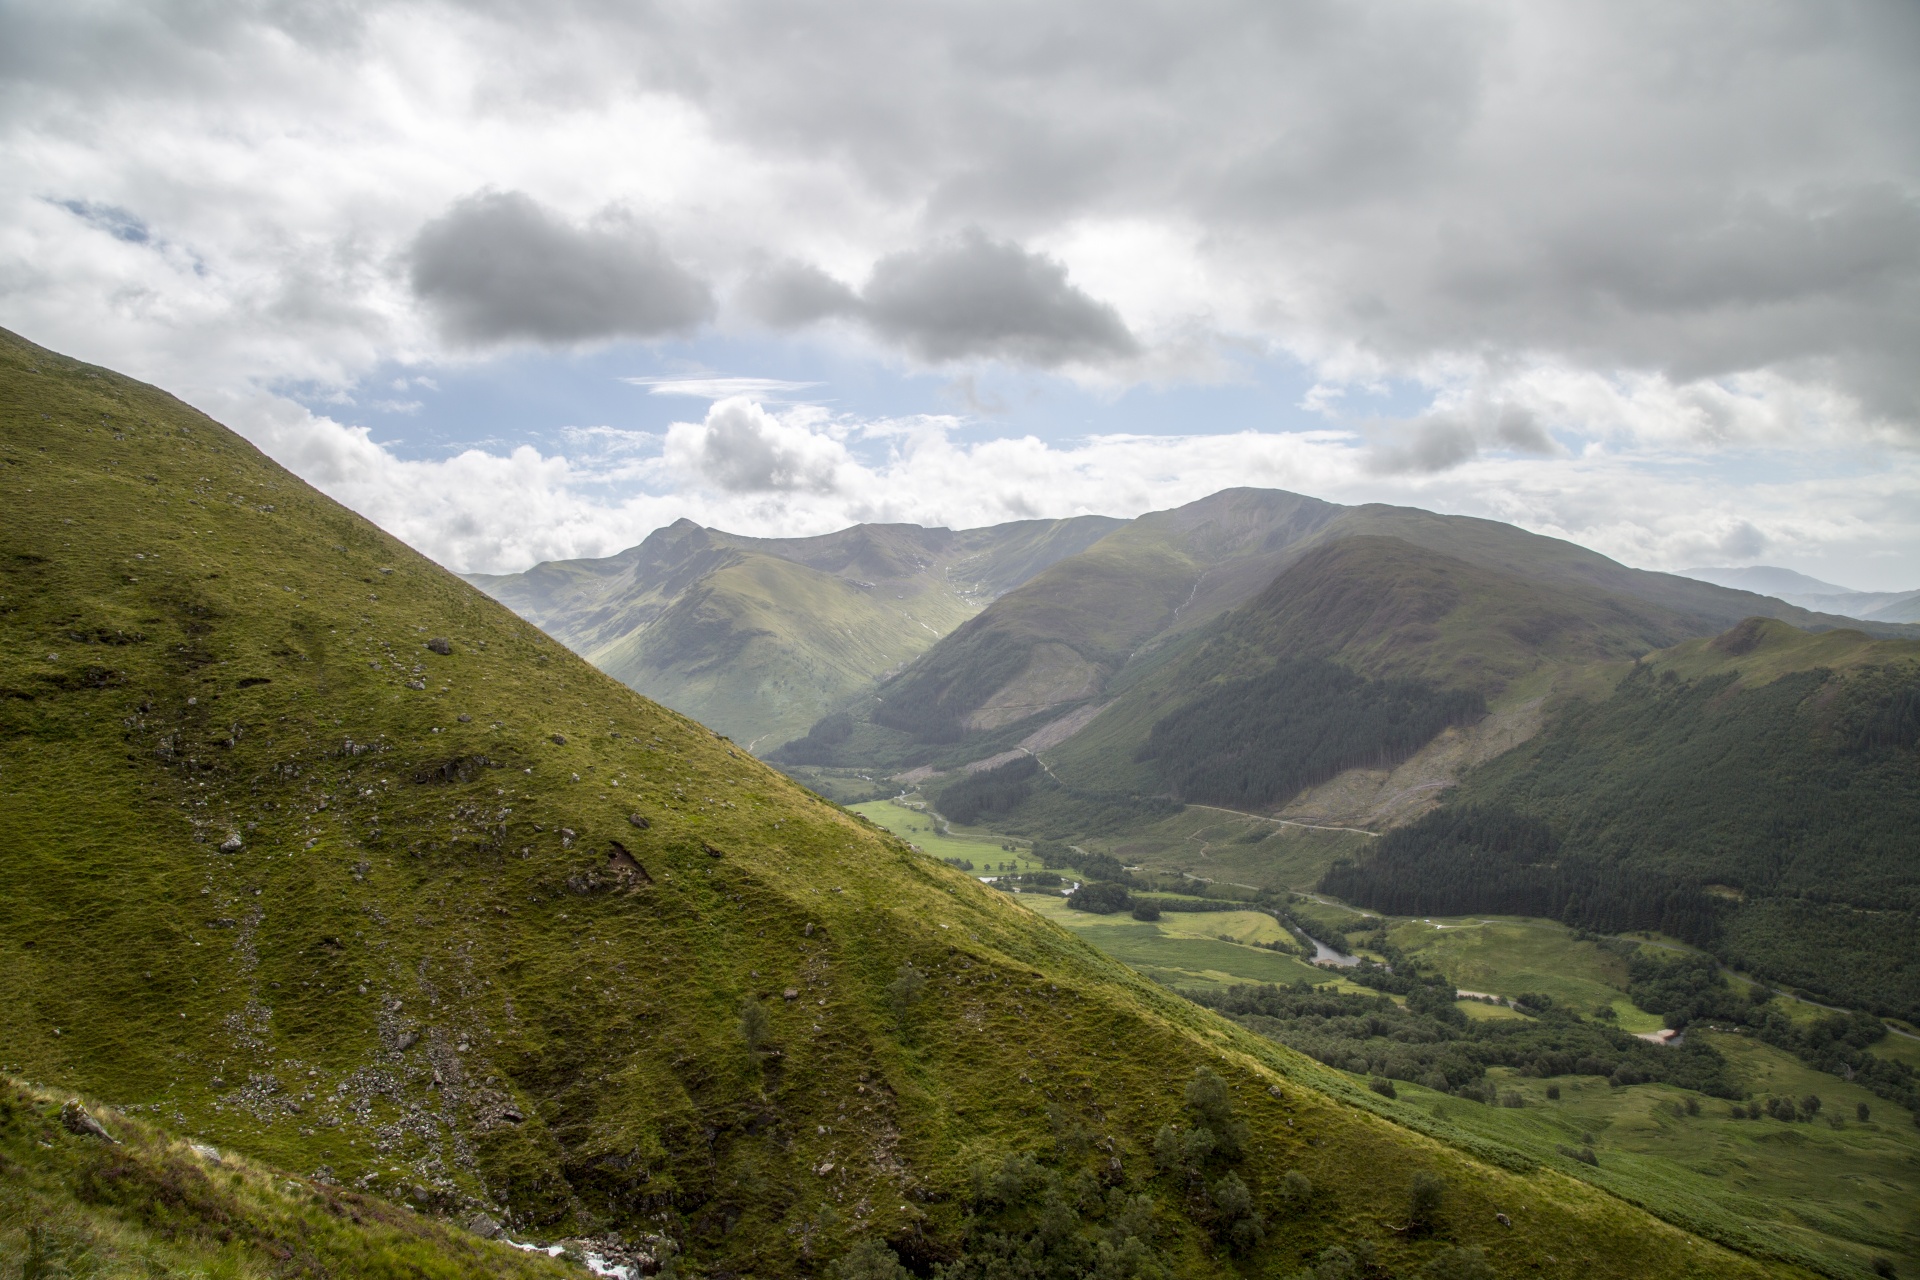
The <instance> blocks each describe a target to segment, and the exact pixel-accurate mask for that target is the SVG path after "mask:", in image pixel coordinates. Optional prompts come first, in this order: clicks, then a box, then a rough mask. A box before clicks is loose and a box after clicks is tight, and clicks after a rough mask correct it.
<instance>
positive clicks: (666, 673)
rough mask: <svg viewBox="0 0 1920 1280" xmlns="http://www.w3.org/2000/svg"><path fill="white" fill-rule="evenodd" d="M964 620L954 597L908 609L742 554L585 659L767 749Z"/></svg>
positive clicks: (935, 597)
mask: <svg viewBox="0 0 1920 1280" xmlns="http://www.w3.org/2000/svg"><path fill="white" fill-rule="evenodd" d="M970 612H971V611H970V610H969V609H968V608H967V607H966V605H965V603H964V602H963V601H961V600H959V599H958V598H956V597H954V596H950V595H945V594H936V593H932V592H927V593H924V594H923V595H922V596H921V598H919V599H917V600H915V601H913V602H911V604H910V605H909V604H904V603H903V602H901V601H899V600H894V599H885V598H882V597H881V595H880V593H877V592H875V591H872V590H870V589H866V588H862V587H858V586H855V585H853V584H852V583H850V582H847V581H846V580H845V579H842V578H838V577H835V576H833V575H832V574H827V573H820V572H818V571H817V570H814V569H809V568H807V567H806V566H805V565H800V564H794V563H793V562H792V561H788V560H780V559H777V558H775V557H773V556H764V555H757V554H743V555H742V556H741V558H740V559H739V560H737V561H736V562H734V563H732V564H729V565H726V566H724V567H722V568H718V569H715V570H713V571H712V572H710V573H708V574H706V575H704V576H703V577H702V578H701V579H700V580H699V581H698V582H696V583H694V584H693V585H691V586H689V587H688V588H687V589H686V590H685V591H683V592H681V593H680V595H679V596H678V597H676V598H675V599H674V601H673V603H672V604H670V605H668V606H667V608H666V609H664V610H663V611H662V612H661V614H660V616H659V617H657V618H655V619H654V620H653V621H652V622H651V623H649V624H648V625H646V626H645V627H642V628H639V629H637V630H635V631H632V632H629V633H628V634H627V635H625V636H623V637H621V638H620V639H618V640H615V641H612V642H611V643H609V644H606V645H604V646H602V647H600V648H598V649H594V650H590V651H588V652H587V653H586V655H585V656H586V657H587V658H588V660H589V661H591V662H592V663H593V664H594V665H595V666H597V667H599V668H600V669H601V670H602V671H605V672H606V673H607V674H608V675H610V676H612V677H613V678H614V679H616V680H618V681H620V682H621V683H622V684H625V685H627V686H628V687H630V688H633V689H636V690H639V691H641V692H643V693H645V694H646V695H647V696H649V697H651V698H654V699H656V700H658V701H660V702H663V703H665V704H666V705H668V706H670V707H674V708H676V709H678V710H681V711H684V712H686V713H687V714H688V715H691V716H693V717H695V718H696V719H698V720H700V721H701V722H702V723H704V724H710V725H712V726H713V727H714V728H715V729H718V730H720V731H721V732H722V733H726V734H729V735H730V736H734V737H737V738H739V739H740V740H741V741H742V742H744V743H746V744H747V746H748V748H749V749H750V750H757V751H761V752H765V751H766V750H767V749H769V748H770V747H772V746H774V745H777V744H778V743H781V742H784V741H786V740H787V739H789V738H795V737H798V736H800V735H801V734H803V733H805V732H806V731H807V727H808V726H809V725H811V724H813V723H814V722H815V721H817V720H818V719H820V717H821V716H823V715H825V714H826V713H827V712H828V711H830V710H832V709H833V708H834V707H835V706H837V705H838V704H839V703H841V702H843V701H845V700H846V699H847V698H849V697H851V696H853V695H854V694H855V693H856V692H858V691H859V690H861V689H864V688H865V687H866V686H867V685H868V684H870V683H871V682H872V681H873V679H874V678H875V676H877V675H878V674H879V673H880V672H883V671H885V670H887V669H888V668H889V667H895V666H899V665H900V664H901V663H904V662H906V661H908V660H909V659H911V658H912V657H913V656H914V655H916V654H918V653H921V652H923V651H924V650H925V649H926V648H927V647H928V646H929V645H931V644H932V643H933V642H934V641H935V640H936V639H938V638H939V637H940V636H941V635H943V634H945V633H946V632H947V631H950V630H952V629H953V628H954V627H955V626H958V625H959V624H960V623H961V622H962V621H964V620H965V619H966V618H967V617H968V616H969V614H970Z"/></svg>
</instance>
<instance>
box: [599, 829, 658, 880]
mask: <svg viewBox="0 0 1920 1280" xmlns="http://www.w3.org/2000/svg"><path fill="white" fill-rule="evenodd" d="M607 870H609V871H611V872H613V873H614V874H615V875H616V876H618V877H620V879H622V880H624V881H637V882H639V883H640V884H652V883H653V877H652V876H650V875H648V874H647V869H646V868H645V867H643V866H641V865H640V862H639V860H638V859H636V858H635V857H634V856H633V855H632V854H631V853H628V852H627V847H626V846H625V845H623V844H621V843H620V842H619V841H618V840H609V841H607Z"/></svg>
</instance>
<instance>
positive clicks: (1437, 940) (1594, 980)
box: [1387, 916, 1661, 1033]
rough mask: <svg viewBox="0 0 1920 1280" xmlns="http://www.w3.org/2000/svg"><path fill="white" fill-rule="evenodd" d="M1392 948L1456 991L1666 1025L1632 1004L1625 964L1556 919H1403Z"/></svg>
mask: <svg viewBox="0 0 1920 1280" xmlns="http://www.w3.org/2000/svg"><path fill="white" fill-rule="evenodd" d="M1387 936H1388V938H1389V939H1390V940H1391V941H1392V942H1393V944H1394V945H1395V946H1397V947H1399V948H1400V949H1401V950H1402V951H1405V952H1406V953H1407V954H1408V955H1416V956H1419V957H1420V958H1421V959H1423V960H1425V961H1427V962H1428V963H1430V964H1432V965H1434V966H1435V967H1436V968H1438V969H1439V970H1440V972H1442V973H1444V974H1446V975H1447V977H1448V978H1450V979H1451V980H1452V981H1453V985H1454V986H1456V987H1462V988H1464V989H1466V990H1468V991H1481V992H1485V993H1486V994H1488V995H1496V996H1505V997H1507V998H1509V999H1511V998H1512V997H1514V996H1517V995H1522V994H1524V993H1526V992H1530V991H1537V992H1540V993H1542V994H1544V995H1549V996H1552V997H1553V998H1554V1000H1555V1001H1556V1002H1557V1003H1560V1004H1566V1005H1571V1006H1573V1007H1574V1008H1576V1009H1579V1010H1581V1011H1582V1012H1584V1013H1591V1012H1593V1011H1594V1010H1595V1009H1596V1008H1598V1007H1600V1006H1601V1005H1608V1006H1611V1007H1612V1009H1613V1011H1614V1014H1615V1016H1616V1017H1617V1018H1618V1019H1619V1024H1620V1026H1621V1027H1622V1028H1623V1029H1625V1030H1627V1031H1632V1032H1636V1033H1637V1032H1641V1031H1657V1030H1659V1029H1660V1026H1661V1022H1660V1019H1659V1018H1658V1017H1656V1016H1655V1015H1653V1014H1650V1013H1643V1012H1641V1011H1640V1010H1639V1009H1636V1008H1635V1007H1634V1006H1633V1003H1632V1002H1631V1001H1629V1000H1628V999H1627V996H1626V986H1627V961H1626V957H1625V956H1623V955H1620V954H1618V953H1616V952H1611V951H1605V950H1602V949H1601V948H1600V947H1599V946H1598V945H1597V944H1595V943H1593V942H1581V941H1579V940H1577V939H1576V938H1575V937H1574V936H1573V930H1571V929H1569V928H1567V927H1566V926H1565V925H1563V924H1560V923H1559V922H1558V921H1554V920H1524V919H1517V918H1513V917H1507V916H1479V917H1464V918H1450V919H1441V918H1438V917H1436V918H1434V919H1431V920H1405V921H1401V922H1399V923H1397V924H1396V925H1395V926H1394V927H1393V928H1392V929H1391V930H1390V931H1389V933H1388V935H1387Z"/></svg>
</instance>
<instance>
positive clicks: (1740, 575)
mask: <svg viewBox="0 0 1920 1280" xmlns="http://www.w3.org/2000/svg"><path fill="white" fill-rule="evenodd" d="M1680 573H1681V576H1683V577H1688V578H1698V579H1699V580H1700V581H1702V582H1712V583H1717V584H1719V585H1720V586H1723V587H1735V588H1737V589H1739V590H1741V591H1757V592H1761V593H1763V594H1765V595H1770V596H1774V597H1777V598H1778V599H1781V600H1785V601H1786V602H1787V603H1789V604H1797V605H1799V606H1800V607H1801V608H1803V609H1811V610H1813V611H1814V612H1816V613H1837V614H1841V615H1843V616H1845V617H1849V618H1859V619H1861V620H1863V621H1868V622H1920V589H1916V590H1912V591H1853V590H1849V589H1848V588H1846V587H1837V586H1835V585H1834V584H1833V583H1831V582H1822V581H1820V579H1818V578H1809V577H1808V576H1807V575H1806V574H1804V573H1795V572H1794V571H1793V570H1792V569H1781V568H1776V567H1774V566H1771V565H1752V566H1749V567H1747V568H1744V569H1730V568H1719V569H1711V568H1710V569H1682V570H1680Z"/></svg>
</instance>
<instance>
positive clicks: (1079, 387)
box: [277, 335, 1429, 459]
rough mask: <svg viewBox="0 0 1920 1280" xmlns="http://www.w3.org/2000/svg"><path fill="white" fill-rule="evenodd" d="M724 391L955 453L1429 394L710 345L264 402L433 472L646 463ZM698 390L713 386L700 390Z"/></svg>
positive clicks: (1300, 424) (1302, 420) (1293, 372)
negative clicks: (337, 427) (548, 461)
mask: <svg viewBox="0 0 1920 1280" xmlns="http://www.w3.org/2000/svg"><path fill="white" fill-rule="evenodd" d="M728 379H752V380H764V381H765V382H769V383H776V384H777V383H787V384H798V385H792V386H789V387H784V388H783V387H778V386H775V387H767V388H764V389H762V388H754V387H749V388H748V390H749V393H752V394H753V398H755V399H758V400H760V401H761V402H762V403H763V404H766V405H768V406H769V407H777V406H779V405H781V404H783V403H810V404H816V405H819V406H821V407H822V408H824V409H826V410H828V411H829V412H830V413H832V414H834V415H835V416H838V417H843V418H846V419H851V420H853V421H856V422H865V421H876V420H883V419H903V418H912V417H916V416H920V415H937V416H944V417H949V418H951V419H953V420H954V425H953V428H952V430H953V433H954V436H955V438H956V439H957V440H960V441H974V440H984V439H993V438H997V437H1005V436H1026V435H1031V436H1034V437H1036V438H1039V439H1042V440H1045V441H1048V442H1049V443H1064V442H1067V441H1072V440H1078V439H1084V438H1086V437H1088V436H1105V435H1153V436H1168V435H1219V434H1230V433H1235V432H1242V431H1263V432H1292V431H1314V432H1319V431H1326V430H1329V429H1340V428H1342V427H1343V426H1345V425H1348V424H1353V423H1358V422H1364V421H1366V420H1370V419H1378V418H1394V417H1401V416H1406V415H1409V414H1412V413H1417V412H1419V410H1420V409H1421V408H1423V407H1424V406H1425V404H1426V403H1427V400H1428V396H1429V393H1428V392H1427V391H1426V389H1424V388H1421V387H1419V386H1417V385H1415V384H1411V383H1405V382H1396V383H1389V384H1386V385H1384V386H1380V387H1372V388H1346V389H1345V390H1344V393H1343V394H1341V395H1337V396H1324V395H1323V396H1321V397H1319V398H1318V403H1319V404H1322V405H1324V406H1325V409H1324V410H1323V409H1321V408H1316V407H1314V400H1315V397H1314V395H1313V393H1314V388H1315V381H1314V378H1313V376H1312V374H1311V372H1310V371H1309V370H1308V369H1306V368H1305V367H1304V366H1302V365H1300V364H1298V363H1297V362H1294V361H1292V360H1291V359H1289V358H1285V357H1279V358H1266V359H1257V358H1251V357H1249V358H1246V359H1243V360H1242V361H1240V362H1239V363H1238V364H1237V365H1236V366H1235V367H1234V368H1233V369H1232V370H1231V376H1230V377H1228V378H1226V379H1223V380H1221V381H1217V382H1211V383H1192V382H1174V383H1168V384H1165V385H1159V386H1155V385H1136V386H1133V387H1130V388H1127V389H1124V390H1117V391H1112V392H1109V391H1105V390H1102V389H1099V388H1095V387H1089V386H1086V385H1083V384H1080V383H1077V382H1075V381H1073V380H1072V379H1069V378H1066V377H1063V376H1059V375H1053V374H1044V373H1033V372H1028V371H1021V370H1015V369H1009V368H1005V367H1002V366H986V367H984V368H981V369H976V370H973V371H971V372H954V371H951V370H934V371H927V370H916V369H909V368H905V367H899V366H891V365H888V364H886V363H884V362H879V361H875V360H873V359H871V358H870V357H868V356H866V355H863V354H854V353H847V354H841V353H838V352H836V351H835V350H834V349H832V348H831V347H829V346H827V345H825V344H822V343H813V342H809V341H806V340H804V339H802V340H794V339H775V338H741V337H721V336H713V335H709V336H704V337H701V338H698V339H695V340H691V341H687V342H671V343H646V344H641V343H624V344H613V345H609V346H605V347H600V348H596V349H593V350H587V351H577V352H563V351H547V350H539V349H523V350H517V351H507V352H502V353H499V354H496V355H492V356H488V357H485V358H481V359H476V360H471V361H463V362H459V363H453V362H446V363H435V364H430V365H402V364H398V363H393V362H388V363H385V364H382V365H380V366H379V367H377V368H376V369H374V370H373V371H372V372H370V373H368V374H367V375H366V376H365V377H363V378H362V379H361V380H360V381H359V382H358V383H357V384H355V385H354V386H352V387H350V388H348V389H346V391H345V392H344V393H342V392H340V391H338V390H334V389H327V388H321V387H315V386H300V385H288V386H282V387H279V388H277V390H279V391H280V392H281V393H282V394H285V395H288V396H289V397H291V398H292V399H295V400H297V401H299V402H301V403H302V404H304V405H306V406H307V407H308V408H309V409H311V410H312V411H313V412H315V413H319V414H325V415H327V416H329V417H332V418H334V419H335V420H337V421H340V422H344V423H347V424H348V425H353V426H365V427H367V428H369V429H370V430H371V431H372V434H373V438H374V439H375V440H377V441H379V442H380V443H382V444H383V445H385V446H386V447H387V448H388V449H390V450H391V451H392V452H393V453H394V454H395V455H396V456H398V457H402V458H408V459H433V458H444V457H448V456H451V455H453V454H456V453H459V452H462V451H463V450H466V449H483V450H486V451H488V452H492V453H502V452H507V451H510V450H512V449H514V448H516V447H518V446H520V445H523V444H528V445H532V446H534V447H535V448H538V449H540V450H541V451H542V452H544V453H570V452H573V451H574V449H575V448H576V447H578V446H579V445H580V444H581V443H583V442H584V441H588V440H591V439H594V438H596V437H597V438H598V440H599V442H600V445H601V446H602V447H609V446H610V445H611V444H612V443H613V441H615V440H616V439H624V440H625V442H626V447H628V448H633V449H639V450H641V451H643V452H644V451H645V447H646V440H647V439H648V438H651V439H652V440H653V445H652V449H653V451H655V452H657V451H658V448H659V443H658V441H659V438H660V437H663V436H664V434H665V432H666V430H667V428H668V427H669V426H670V425H671V424H672V423H674V422H682V421H694V420H698V419H699V418H700V417H701V416H702V415H703V414H704V413H705V411H706V402H707V401H708V400H709V399H710V398H711V397H712V396H713V395H714V394H717V393H720V392H724V391H727V390H732V389H734V388H731V387H728V386H726V385H724V380H728ZM703 382H704V383H709V384H719V385H708V386H700V385H698V384H700V383H703ZM675 384H679V385H675ZM702 393H704V394H702ZM583 433H590V434H583ZM855 451H856V452H862V450H860V449H859V448H858V447H857V446H856V449H855Z"/></svg>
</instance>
